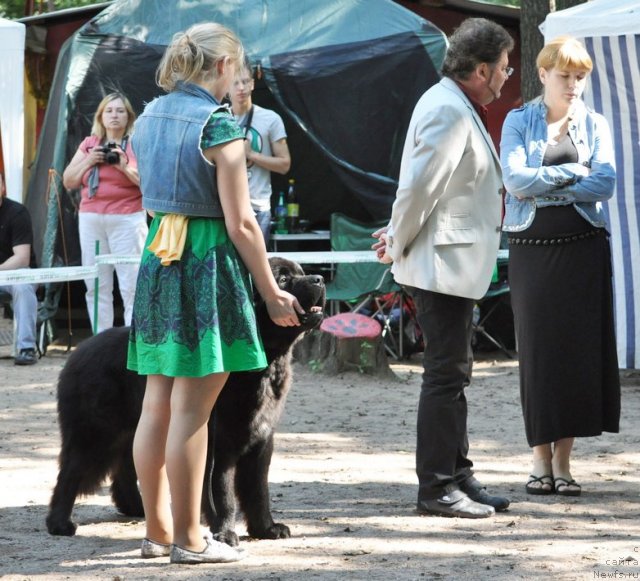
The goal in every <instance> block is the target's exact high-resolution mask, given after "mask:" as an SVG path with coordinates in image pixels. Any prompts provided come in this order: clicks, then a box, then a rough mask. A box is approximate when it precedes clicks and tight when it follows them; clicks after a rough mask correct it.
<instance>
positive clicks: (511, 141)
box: [500, 97, 616, 232]
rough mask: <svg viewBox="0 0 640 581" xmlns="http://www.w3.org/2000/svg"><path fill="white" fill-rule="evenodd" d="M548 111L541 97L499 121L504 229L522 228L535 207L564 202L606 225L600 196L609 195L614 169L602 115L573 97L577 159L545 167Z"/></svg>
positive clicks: (572, 134)
mask: <svg viewBox="0 0 640 581" xmlns="http://www.w3.org/2000/svg"><path fill="white" fill-rule="evenodd" d="M546 115H547V108H546V106H545V104H544V102H543V101H542V99H541V98H540V97H539V98H537V99H534V100H533V101H531V102H529V103H527V104H526V105H524V106H523V107H520V108H519V109H515V110H513V111H511V112H510V113H509V114H508V115H507V117H506V119H505V121H504V125H503V126H502V141H501V143H500V164H501V166H502V178H503V181H504V185H505V188H506V189H507V194H506V198H505V216H504V223H503V230H505V231H506V232H520V231H522V230H526V229H527V228H528V227H529V226H530V225H531V223H532V222H533V218H534V216H535V213H536V208H541V207H544V206H557V205H560V206H562V205H568V204H573V207H574V208H575V209H576V211H577V212H578V213H579V214H580V215H581V216H582V217H583V218H585V219H586V220H587V221H588V222H590V223H591V224H592V225H593V226H595V227H597V228H608V223H607V218H606V215H605V211H604V208H603V207H602V202H603V201H604V200H608V199H609V198H611V197H612V196H613V193H614V188H615V179H616V170H615V153H614V150H613V143H612V141H611V133H610V131H609V125H608V123H607V121H606V119H605V118H604V117H603V116H602V115H599V114H597V113H594V112H593V111H591V110H590V109H588V108H587V107H586V105H585V104H584V103H583V102H582V101H578V102H576V104H575V107H574V111H573V115H572V117H571V118H570V120H569V135H570V137H571V139H572V141H573V143H574V145H575V146H576V149H577V150H578V162H577V163H564V164H561V165H557V166H548V167H547V166H543V165H542V160H543V158H544V154H545V151H546V149H547V120H546ZM587 168H590V169H589V170H588V169H587Z"/></svg>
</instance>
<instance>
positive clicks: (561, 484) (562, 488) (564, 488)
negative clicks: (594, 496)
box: [553, 476, 582, 496]
mask: <svg viewBox="0 0 640 581" xmlns="http://www.w3.org/2000/svg"><path fill="white" fill-rule="evenodd" d="M553 485H554V486H555V488H556V494H559V495H560V496H580V494H581V493H582V486H580V485H579V484H578V483H577V482H576V481H575V480H574V479H573V478H572V479H571V480H567V479H566V478H561V477H560V476H558V478H554V479H553ZM571 486H574V487H575V488H570V487H571Z"/></svg>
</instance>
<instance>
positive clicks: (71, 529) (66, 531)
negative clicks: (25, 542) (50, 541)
mask: <svg viewBox="0 0 640 581" xmlns="http://www.w3.org/2000/svg"><path fill="white" fill-rule="evenodd" d="M77 528H78V525H77V524H75V523H74V522H71V521H70V520H68V521H64V522H62V523H59V522H54V521H53V520H52V519H49V518H47V530H48V531H49V534H50V535H56V536H61V537H72V536H73V535H75V534H76V529H77Z"/></svg>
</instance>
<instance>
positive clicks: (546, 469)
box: [528, 444, 553, 490]
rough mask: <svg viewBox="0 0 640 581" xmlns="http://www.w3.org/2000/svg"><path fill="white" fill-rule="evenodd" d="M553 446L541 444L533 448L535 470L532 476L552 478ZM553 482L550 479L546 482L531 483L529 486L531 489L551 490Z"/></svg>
mask: <svg viewBox="0 0 640 581" xmlns="http://www.w3.org/2000/svg"><path fill="white" fill-rule="evenodd" d="M551 458H552V451H551V444H541V445H540V446H534V447H533V468H532V469H531V474H532V475H533V476H536V477H538V478H540V477H542V476H552V472H551ZM552 483H553V480H552V479H551V478H549V479H548V480H547V479H545V480H544V482H531V483H530V484H528V486H529V487H530V488H540V489H542V490H551V488H552Z"/></svg>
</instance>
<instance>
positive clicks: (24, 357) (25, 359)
mask: <svg viewBox="0 0 640 581" xmlns="http://www.w3.org/2000/svg"><path fill="white" fill-rule="evenodd" d="M37 362H38V356H37V355H36V350H35V349H20V353H18V355H16V358H15V359H14V361H13V363H14V364H15V365H33V364H34V363H37Z"/></svg>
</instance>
